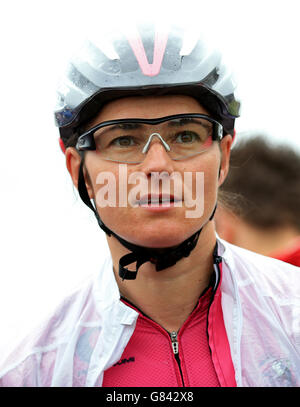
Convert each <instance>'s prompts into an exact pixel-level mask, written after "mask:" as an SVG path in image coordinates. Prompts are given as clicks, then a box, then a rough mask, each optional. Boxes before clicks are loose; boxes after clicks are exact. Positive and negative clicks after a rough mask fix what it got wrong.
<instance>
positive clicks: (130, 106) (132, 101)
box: [88, 95, 209, 127]
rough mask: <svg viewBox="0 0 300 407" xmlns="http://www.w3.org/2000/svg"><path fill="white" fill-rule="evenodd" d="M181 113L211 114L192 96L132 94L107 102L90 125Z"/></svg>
mask: <svg viewBox="0 0 300 407" xmlns="http://www.w3.org/2000/svg"><path fill="white" fill-rule="evenodd" d="M181 113H202V114H209V113H208V111H207V110H206V109H204V107H202V106H201V104H200V103H199V102H198V101H197V100H196V99H194V98H193V97H190V96H185V95H164V96H132V97H126V98H121V99H117V100H114V101H112V102H109V103H107V104H106V105H105V106H104V107H103V108H102V109H101V111H100V112H99V114H98V115H97V116H95V117H94V118H93V120H92V121H91V122H90V123H89V125H88V127H93V126H95V125H96V124H98V123H101V122H104V121H107V120H115V119H129V118H143V119H154V118H157V117H164V116H169V115H173V114H181Z"/></svg>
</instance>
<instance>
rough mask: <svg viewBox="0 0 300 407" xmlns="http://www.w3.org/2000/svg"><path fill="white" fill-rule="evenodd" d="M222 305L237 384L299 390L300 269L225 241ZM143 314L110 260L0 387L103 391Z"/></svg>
mask: <svg viewBox="0 0 300 407" xmlns="http://www.w3.org/2000/svg"><path fill="white" fill-rule="evenodd" d="M218 242H219V255H221V256H222V257H223V266H222V269H223V271H222V281H221V286H220V290H221V304H222V312H223V318H224V324H225V328H226V333H227V337H228V341H229V345H230V351H231V358H232V362H233V365H234V370H235V380H236V383H237V386H253V387H254V386H255V387H269V386H270V387H275V386H280V387H283V386H294V387H295V386H300V268H299V267H294V266H292V265H290V264H287V263H283V262H281V261H279V260H275V259H271V258H268V257H265V256H261V255H259V254H255V253H252V252H250V251H247V250H244V249H241V248H238V247H236V246H233V245H230V244H228V243H227V242H225V241H223V240H219V239H218ZM137 316H138V314H137V313H136V311H134V310H133V309H132V308H129V307H128V306H126V305H125V304H124V303H122V302H121V301H120V293H119V290H118V286H117V283H116V281H115V278H114V274H113V271H112V261H111V259H110V258H109V259H107V260H106V261H105V262H104V263H103V265H102V268H101V270H100V273H99V274H97V276H95V278H93V279H91V280H89V281H88V282H87V283H86V284H85V286H83V287H82V288H81V289H80V290H78V291H76V292H74V293H73V294H72V295H70V296H69V297H68V298H66V299H65V301H64V302H63V303H62V304H61V305H60V307H59V308H58V309H57V310H56V312H55V313H54V314H53V315H52V317H51V318H50V319H48V320H47V321H46V322H44V323H43V324H42V325H40V327H39V328H38V329H37V330H36V331H35V332H33V333H32V334H31V335H30V336H29V337H27V338H26V340H24V341H23V342H22V343H21V345H20V346H19V347H18V349H17V350H16V351H15V352H14V353H13V354H12V356H10V357H9V358H8V359H7V361H6V362H5V364H4V366H1V368H0V386H4V387H6V386H7V387H8V386H30V387H33V386H42V387H46V386H59V387H63V386H101V384H102V380H103V372H104V371H105V370H106V369H108V368H109V367H111V366H112V365H113V364H115V363H117V362H118V361H119V360H120V358H121V356H122V353H123V351H124V348H125V347H126V345H127V343H128V341H129V339H130V337H131V335H132V333H133V331H134V328H135V323H136V319H137Z"/></svg>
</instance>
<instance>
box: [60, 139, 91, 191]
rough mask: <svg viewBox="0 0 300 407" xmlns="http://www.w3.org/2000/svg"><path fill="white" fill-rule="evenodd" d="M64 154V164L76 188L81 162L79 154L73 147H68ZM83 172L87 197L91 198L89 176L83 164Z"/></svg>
mask: <svg viewBox="0 0 300 407" xmlns="http://www.w3.org/2000/svg"><path fill="white" fill-rule="evenodd" d="M65 156H66V166H67V169H68V171H69V173H70V175H71V178H72V181H73V184H74V185H75V187H76V189H78V176H79V168H80V164H81V156H80V155H79V153H78V151H77V150H76V148H74V147H68V148H67V149H66V152H65ZM83 173H84V180H85V185H86V189H87V191H88V194H89V197H90V198H91V199H93V198H94V191H93V188H92V186H91V182H90V178H89V176H88V174H87V171H86V169H85V166H83Z"/></svg>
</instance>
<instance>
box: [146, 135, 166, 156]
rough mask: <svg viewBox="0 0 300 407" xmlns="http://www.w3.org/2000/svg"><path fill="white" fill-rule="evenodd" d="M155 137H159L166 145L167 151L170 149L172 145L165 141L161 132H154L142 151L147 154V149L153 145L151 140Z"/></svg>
mask: <svg viewBox="0 0 300 407" xmlns="http://www.w3.org/2000/svg"><path fill="white" fill-rule="evenodd" d="M153 137H158V139H159V141H160V142H161V143H162V145H163V146H164V147H165V149H166V151H170V147H169V145H168V144H167V143H166V142H165V140H164V139H163V138H162V137H161V135H160V134H159V133H152V134H151V135H150V137H149V139H148V141H147V143H146V144H145V146H144V148H143V151H142V153H143V154H146V153H147V151H148V150H149V147H150V145H151V141H152V139H153Z"/></svg>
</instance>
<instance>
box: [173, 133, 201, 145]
mask: <svg viewBox="0 0 300 407" xmlns="http://www.w3.org/2000/svg"><path fill="white" fill-rule="evenodd" d="M199 139H200V138H199V136H198V134H197V133H194V132H193V131H187V130H186V131H183V132H181V133H179V134H176V143H181V144H190V143H195V142H196V141H199Z"/></svg>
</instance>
